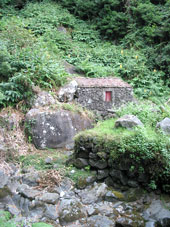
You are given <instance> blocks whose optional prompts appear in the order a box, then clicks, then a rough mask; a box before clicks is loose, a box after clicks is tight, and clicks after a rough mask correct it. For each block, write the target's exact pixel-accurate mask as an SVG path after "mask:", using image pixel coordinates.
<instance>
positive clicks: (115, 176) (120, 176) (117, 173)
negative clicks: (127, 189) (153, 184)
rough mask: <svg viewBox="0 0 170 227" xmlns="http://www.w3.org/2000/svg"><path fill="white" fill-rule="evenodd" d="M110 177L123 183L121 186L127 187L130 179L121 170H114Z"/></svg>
mask: <svg viewBox="0 0 170 227" xmlns="http://www.w3.org/2000/svg"><path fill="white" fill-rule="evenodd" d="M110 175H111V176H112V178H113V179H114V180H119V181H120V182H121V184H123V185H127V183H128V179H127V177H126V176H125V175H124V174H123V172H122V171H121V170H116V169H112V170H111V171H110Z"/></svg>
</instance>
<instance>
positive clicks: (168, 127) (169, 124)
mask: <svg viewBox="0 0 170 227" xmlns="http://www.w3.org/2000/svg"><path fill="white" fill-rule="evenodd" d="M156 127H157V128H160V129H161V130H162V131H163V132H164V133H165V134H170V118H168V117H166V118H165V119H163V120H162V121H160V122H158V123H157V125H156Z"/></svg>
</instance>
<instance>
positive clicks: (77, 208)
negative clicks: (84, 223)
mask: <svg viewBox="0 0 170 227" xmlns="http://www.w3.org/2000/svg"><path fill="white" fill-rule="evenodd" d="M86 215H87V214H86V210H85V208H84V207H83V205H82V204H81V203H80V202H79V201H78V200H77V199H70V198H68V199H62V200H61V203H60V205H59V220H60V223H61V224H62V225H66V224H68V223H70V222H73V221H76V220H79V219H81V218H84V217H86Z"/></svg>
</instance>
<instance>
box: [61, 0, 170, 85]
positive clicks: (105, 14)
mask: <svg viewBox="0 0 170 227" xmlns="http://www.w3.org/2000/svg"><path fill="white" fill-rule="evenodd" d="M57 2H58V1H57ZM59 2H60V3H61V4H62V5H63V6H64V7H67V8H68V9H69V10H70V11H71V12H72V13H74V14H75V15H77V16H79V17H80V18H82V19H85V20H88V21H90V23H93V24H94V25H95V26H96V28H97V29H98V31H99V32H100V34H101V35H102V36H104V38H106V39H109V40H114V41H115V42H119V41H120V42H121V43H122V44H123V46H124V47H128V48H129V47H132V46H133V47H134V48H136V49H141V48H142V52H143V54H144V55H145V57H147V59H146V61H145V62H146V64H147V67H148V68H149V70H151V71H153V69H154V68H155V69H157V70H162V71H163V72H164V75H162V76H163V78H164V80H167V83H168V84H169V82H168V79H169V74H170V68H169V67H170V66H169V65H170V64H169V63H170V58H169V50H170V44H169V39H170V19H169V18H170V10H169V9H170V2H169V1H168V0H167V1H153V0H144V1H122V0H99V1H90V0H88V1H85V2H84V1H83V0H79V1H76V0H74V1H72V0H62V1H59ZM149 74H150V72H149V71H145V73H143V74H141V75H140V78H139V79H141V78H142V79H144V77H146V75H147V76H150V75H149ZM136 76H137V75H136ZM162 76H161V78H162Z"/></svg>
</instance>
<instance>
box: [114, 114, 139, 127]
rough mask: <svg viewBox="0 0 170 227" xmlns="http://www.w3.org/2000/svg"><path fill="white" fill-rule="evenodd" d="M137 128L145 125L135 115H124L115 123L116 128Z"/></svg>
mask: <svg viewBox="0 0 170 227" xmlns="http://www.w3.org/2000/svg"><path fill="white" fill-rule="evenodd" d="M135 126H143V123H142V122H141V121H140V120H139V119H138V118H137V117H136V116H134V115H124V116H123V117H121V118H119V119H118V120H117V121H116V122H115V127H116V128H118V127H122V128H127V129H131V128H133V127H135Z"/></svg>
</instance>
